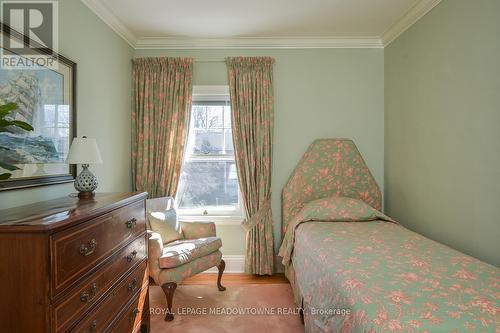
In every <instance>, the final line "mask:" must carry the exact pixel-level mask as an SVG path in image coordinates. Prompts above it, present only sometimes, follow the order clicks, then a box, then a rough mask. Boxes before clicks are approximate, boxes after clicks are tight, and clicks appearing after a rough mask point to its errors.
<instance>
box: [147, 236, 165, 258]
mask: <svg viewBox="0 0 500 333" xmlns="http://www.w3.org/2000/svg"><path fill="white" fill-rule="evenodd" d="M148 248H149V251H148V255H149V258H152V259H153V258H154V259H156V260H158V259H159V258H160V257H161V255H162V253H163V240H162V239H161V235H160V234H159V233H157V232H154V231H151V230H148Z"/></svg>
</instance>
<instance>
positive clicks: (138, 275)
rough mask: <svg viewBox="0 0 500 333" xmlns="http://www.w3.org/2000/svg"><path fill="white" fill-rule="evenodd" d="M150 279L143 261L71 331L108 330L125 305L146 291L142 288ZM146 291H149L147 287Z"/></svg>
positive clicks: (88, 332) (79, 332) (81, 332)
mask: <svg viewBox="0 0 500 333" xmlns="http://www.w3.org/2000/svg"><path fill="white" fill-rule="evenodd" d="M148 279H149V275H148V272H147V271H146V261H143V263H141V264H140V265H139V266H138V267H137V268H136V269H134V271H133V272H132V273H131V274H129V275H127V276H126V277H125V278H124V279H123V280H122V281H121V282H120V284H119V285H118V286H117V287H116V288H115V289H113V291H112V292H111V293H109V294H108V295H107V296H106V297H105V298H104V299H103V301H102V302H101V303H100V304H99V305H98V306H97V307H96V308H94V309H93V310H91V311H90V313H89V314H87V315H86V316H85V318H84V319H83V320H82V321H81V322H79V323H78V324H77V325H76V326H75V327H74V328H73V329H72V330H71V331H70V332H77V333H83V332H86V333H90V332H92V333H96V332H103V331H105V330H107V328H108V327H109V326H110V324H111V323H112V322H113V321H114V319H115V318H116V317H117V316H118V315H119V314H120V312H121V311H123V310H122V309H123V306H124V305H125V304H128V303H129V302H130V301H131V300H132V299H134V300H135V299H136V298H137V297H136V295H137V294H138V293H139V292H140V293H143V292H144V291H143V290H142V289H141V288H142V287H143V286H147V283H148ZM145 292H146V293H147V288H146V291H145ZM137 299H139V298H137ZM138 306H139V303H138Z"/></svg>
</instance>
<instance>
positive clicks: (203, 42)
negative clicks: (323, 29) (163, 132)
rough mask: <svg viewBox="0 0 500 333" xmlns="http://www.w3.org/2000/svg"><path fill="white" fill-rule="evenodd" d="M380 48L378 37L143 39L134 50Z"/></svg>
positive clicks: (380, 42)
mask: <svg viewBox="0 0 500 333" xmlns="http://www.w3.org/2000/svg"><path fill="white" fill-rule="evenodd" d="M383 47H384V46H383V44H382V41H381V40H380V38H378V37H345V38H344V37H281V38H275V37H238V38H189V37H146V38H140V39H138V40H137V43H136V45H135V48H136V49H247V48H252V49H308V48H315V49H321V48H325V49H330V48H383Z"/></svg>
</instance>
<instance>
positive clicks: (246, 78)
mask: <svg viewBox="0 0 500 333" xmlns="http://www.w3.org/2000/svg"><path fill="white" fill-rule="evenodd" d="M273 63H274V59H272V58H269V57H236V58H226V65H227V68H228V75H229V91H230V97H231V109H232V126H233V142H234V148H235V157H236V168H237V170H238V180H239V184H240V190H241V195H242V200H243V208H244V211H245V214H246V220H245V221H244V222H243V227H244V228H245V230H246V258H245V272H247V273H249V274H259V275H264V274H272V273H273V259H274V251H273V243H274V242H273V226H272V223H273V221H272V219H273V218H272V212H271V172H272V158H273V156H272V155H273V154H272V152H273V115H274V100H273V99H274V97H273Z"/></svg>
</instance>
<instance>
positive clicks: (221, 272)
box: [217, 260, 226, 291]
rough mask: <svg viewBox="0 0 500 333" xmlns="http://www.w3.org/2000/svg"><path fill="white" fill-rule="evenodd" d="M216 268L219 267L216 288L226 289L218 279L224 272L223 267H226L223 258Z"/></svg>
mask: <svg viewBox="0 0 500 333" xmlns="http://www.w3.org/2000/svg"><path fill="white" fill-rule="evenodd" d="M217 268H218V269H219V276H217V288H219V291H224V290H226V287H224V286H223V285H222V284H221V283H220V280H221V279H222V274H223V273H224V269H226V262H225V261H224V260H221V261H220V264H219V266H217Z"/></svg>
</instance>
